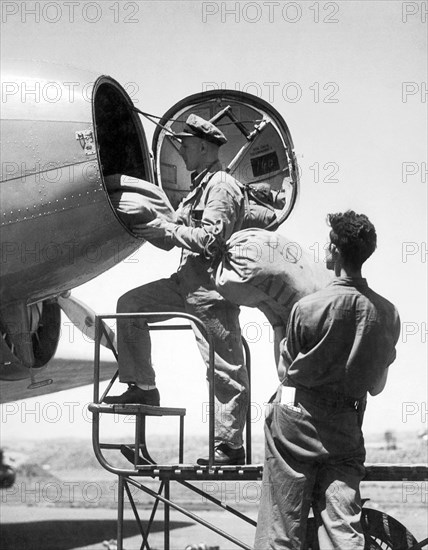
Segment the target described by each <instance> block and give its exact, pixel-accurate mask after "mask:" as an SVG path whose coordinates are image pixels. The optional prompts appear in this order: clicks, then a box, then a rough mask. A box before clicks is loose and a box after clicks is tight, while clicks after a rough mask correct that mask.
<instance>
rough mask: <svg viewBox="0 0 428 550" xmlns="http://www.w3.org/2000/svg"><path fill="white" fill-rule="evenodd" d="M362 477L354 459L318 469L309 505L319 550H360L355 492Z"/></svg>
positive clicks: (361, 468) (358, 506)
mask: <svg viewBox="0 0 428 550" xmlns="http://www.w3.org/2000/svg"><path fill="white" fill-rule="evenodd" d="M363 476H364V466H363V464H362V462H361V461H359V460H357V459H349V460H346V461H343V462H336V463H332V464H331V463H327V464H325V465H323V466H322V467H321V468H320V470H319V472H318V479H317V485H316V489H315V493H314V503H313V507H314V515H315V517H316V521H317V524H318V540H319V546H320V550H364V535H363V533H362V528H361V524H360V519H361V498H360V490H359V486H360V481H361V479H362V478H363Z"/></svg>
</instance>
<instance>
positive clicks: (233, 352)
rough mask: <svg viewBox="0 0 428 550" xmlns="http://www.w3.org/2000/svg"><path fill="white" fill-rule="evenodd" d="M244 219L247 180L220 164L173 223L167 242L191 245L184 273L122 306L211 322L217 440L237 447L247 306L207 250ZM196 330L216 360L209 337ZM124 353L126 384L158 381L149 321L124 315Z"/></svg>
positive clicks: (198, 183) (201, 178)
mask: <svg viewBox="0 0 428 550" xmlns="http://www.w3.org/2000/svg"><path fill="white" fill-rule="evenodd" d="M243 217H244V199H243V193H242V190H241V184H239V183H238V182H237V181H236V180H235V179H234V178H233V177H231V176H230V175H229V174H227V173H226V172H223V171H222V170H221V165H220V162H216V163H215V164H213V165H212V166H210V167H209V168H208V169H207V170H205V171H203V172H202V173H200V174H199V175H197V176H196V177H193V190H192V191H191V192H190V193H189V195H188V196H187V197H186V198H185V199H184V200H183V202H182V203H181V205H180V207H179V209H178V210H177V223H176V224H174V223H170V224H168V235H167V237H166V238H165V240H166V241H170V242H171V243H172V244H173V245H175V246H179V247H181V248H182V249H183V251H182V257H181V262H180V266H179V269H178V272H177V273H175V274H173V275H172V276H171V277H169V278H167V279H161V280H159V281H154V282H152V283H149V284H146V285H143V286H141V287H139V288H135V289H133V290H131V291H130V292H127V293H126V294H124V295H123V296H122V297H121V298H120V299H119V301H118V312H128V313H133V312H145V311H147V312H148V311H153V312H167V311H177V312H186V313H189V314H192V315H194V316H196V317H198V318H199V319H200V320H201V321H202V322H203V323H204V324H205V325H206V327H207V330H208V331H209V333H210V334H211V336H212V337H213V343H214V348H215V373H214V375H215V397H216V403H215V440H216V442H218V443H220V442H225V443H228V444H230V445H231V446H232V447H235V448H237V447H240V446H241V445H242V432H243V428H244V424H245V417H246V411H247V407H248V374H247V370H246V366H245V364H244V357H243V348H242V339H241V329H240V326H239V307H238V306H236V305H234V304H232V303H230V302H228V301H226V300H225V299H224V298H223V297H222V296H221V295H220V294H219V293H218V292H217V291H216V290H215V287H214V285H213V283H212V282H211V279H210V274H209V271H208V270H209V267H210V260H209V259H207V258H206V257H205V256H204V250H205V246H206V244H207V242H208V240H209V238H210V231H212V230H213V228H214V227H215V226H217V227H220V226H222V227H223V236H224V238H225V239H228V238H229V237H230V236H231V234H232V233H233V232H234V231H237V230H239V229H240V227H241V225H242V221H243ZM193 329H194V332H195V336H196V340H197V343H198V346H199V349H200V352H201V354H202V357H203V359H204V361H205V363H206V364H207V365H208V353H209V348H208V344H207V341H206V340H205V339H204V338H203V337H202V335H201V334H200V332H199V330H198V329H197V328H196V327H193ZM118 351H119V378H120V381H121V382H128V383H139V384H147V385H154V384H155V372H154V370H153V367H152V361H151V342H150V334H149V331H148V329H147V324H146V323H145V321H144V320H143V319H126V320H125V319H124V320H120V322H119V323H118ZM171 360H173V359H172V358H171Z"/></svg>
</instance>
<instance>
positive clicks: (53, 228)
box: [0, 166, 143, 303]
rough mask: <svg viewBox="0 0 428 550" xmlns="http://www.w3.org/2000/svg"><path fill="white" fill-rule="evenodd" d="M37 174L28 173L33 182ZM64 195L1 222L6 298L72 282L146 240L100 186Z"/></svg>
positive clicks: (1, 292)
mask: <svg viewBox="0 0 428 550" xmlns="http://www.w3.org/2000/svg"><path fill="white" fill-rule="evenodd" d="M75 168H76V166H75ZM33 179H34V175H33V176H30V177H28V178H26V180H27V184H28V187H29V188H31V187H32V182H31V180H33ZM81 181H82V180H81V179H77V182H81ZM84 183H85V182H83V183H81V185H82V188H83V189H84V188H85V187H84ZM64 195H65V196H63V199H62V200H59V199H58V202H56V200H55V199H54V201H53V203H54V204H49V202H50V201H49V200H48V201H47V202H46V204H44V205H41V206H40V207H39V206H38V208H37V209H35V213H34V214H32V215H31V216H29V217H28V218H26V219H25V216H24V215H23V214H22V213H21V214H19V215H21V216H22V219H20V220H17V219H16V217H15V215H13V217H12V219H11V220H10V222H9V223H4V224H3V225H2V228H1V231H2V255H1V286H0V296H1V300H2V303H9V302H14V301H19V300H21V299H24V298H26V299H27V301H28V302H33V301H36V300H38V299H42V298H45V297H47V296H51V295H54V294H58V293H60V292H62V291H64V290H68V289H70V288H74V287H76V286H78V285H81V284H83V283H85V282H87V281H89V280H91V279H92V278H94V277H96V276H97V275H99V274H100V273H102V272H104V271H106V270H107V269H110V268H111V267H113V266H114V265H115V264H116V263H118V262H119V261H121V260H123V259H124V258H126V257H127V256H129V255H130V254H131V253H132V252H134V251H135V250H137V249H138V248H139V247H140V246H141V244H142V242H143V241H142V240H141V239H138V238H137V237H135V236H133V235H132V234H131V233H129V232H128V231H127V229H126V228H125V227H124V226H123V225H122V224H121V223H120V222H119V221H118V219H117V216H116V214H115V212H114V211H113V209H112V207H111V205H110V203H109V202H108V200H107V198H106V196H105V193H104V191H103V190H102V188H101V187H98V189H93V190H92V191H82V193H80V192H79V189H76V190H75V191H74V190H73V192H71V193H68V194H67V195H66V194H65V193H64ZM28 204H29V205H31V206H30V208H31V210H33V208H32V207H33V204H32V203H28ZM21 210H22V208H21ZM33 211H34V210H33Z"/></svg>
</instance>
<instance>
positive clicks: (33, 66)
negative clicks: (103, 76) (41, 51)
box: [2, 59, 99, 122]
mask: <svg viewBox="0 0 428 550" xmlns="http://www.w3.org/2000/svg"><path fill="white" fill-rule="evenodd" d="M98 77H99V75H98V74H96V73H93V72H91V71H87V70H83V69H79V68H76V67H72V66H67V65H64V64H59V63H58V64H56V63H51V62H49V63H47V62H44V61H37V60H23V59H2V82H3V87H2V96H3V97H2V118H4V119H5V120H7V119H13V120H17V121H18V120H23V119H24V120H32V121H38V122H39V121H46V120H55V121H62V122H69V121H80V120H88V121H91V120H92V117H91V107H92V91H93V87H94V83H95V82H96V80H97V78H98Z"/></svg>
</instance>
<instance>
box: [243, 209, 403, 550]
mask: <svg viewBox="0 0 428 550" xmlns="http://www.w3.org/2000/svg"><path fill="white" fill-rule="evenodd" d="M328 220H329V224H330V226H331V231H330V245H329V251H328V253H327V268H328V269H332V270H334V273H335V276H336V278H335V279H333V281H332V282H331V283H330V284H329V285H328V286H327V287H326V288H325V289H323V290H320V291H318V292H316V293H314V294H311V295H309V296H306V297H304V298H302V299H301V300H300V301H299V302H297V303H296V304H295V306H294V308H293V310H292V312H291V314H290V318H289V322H288V326H287V333H286V338H285V339H284V340H283V341H282V342H281V359H280V361H279V365H278V370H279V376H280V380H281V385H280V386H279V389H278V391H277V393H276V396H275V398H274V401H273V403H272V404H271V406H270V410H269V412H268V414H267V417H266V422H265V445H266V446H265V465H264V473H263V485H262V498H261V502H260V511H259V517H258V524H257V532H256V538H255V542H254V548H255V549H256V550H273V549H275V550H277V549H293V550H297V549H299V550H300V549H301V548H303V547H304V544H305V535H306V525H307V517H308V513H309V508H310V505H311V504H312V506H313V511H314V516H315V521H316V525H317V533H318V540H319V545H320V549H321V550H332V549H337V550H339V549H340V550H359V549H360V550H363V548H364V536H363V534H362V530H361V525H360V516H361V503H360V494H359V484H360V481H361V479H362V478H363V476H364V460H365V449H364V440H363V435H362V432H361V424H362V417H363V413H364V408H365V402H366V394H367V392H369V393H370V394H371V395H376V394H378V393H380V392H381V391H382V390H383V388H384V386H385V383H386V378H387V372H388V366H389V365H390V364H391V363H392V362H393V361H394V359H395V356H396V352H395V345H396V343H397V340H398V337H399V333H400V320H399V316H398V312H397V310H396V309H395V307H394V306H393V305H392V304H391V303H390V302H388V301H387V300H386V299H385V298H383V297H382V296H379V295H378V294H376V293H375V292H373V290H371V289H370V288H369V287H368V286H367V282H366V280H365V279H363V278H362V276H361V266H362V264H363V263H364V261H365V260H367V258H368V257H369V256H371V254H372V253H373V252H374V250H375V248H376V231H375V228H374V226H373V224H372V223H371V222H370V221H369V219H368V218H367V217H366V216H365V215H363V214H361V215H358V214H356V213H355V212H353V211H348V212H345V213H344V214H330V215H329V216H328Z"/></svg>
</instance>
